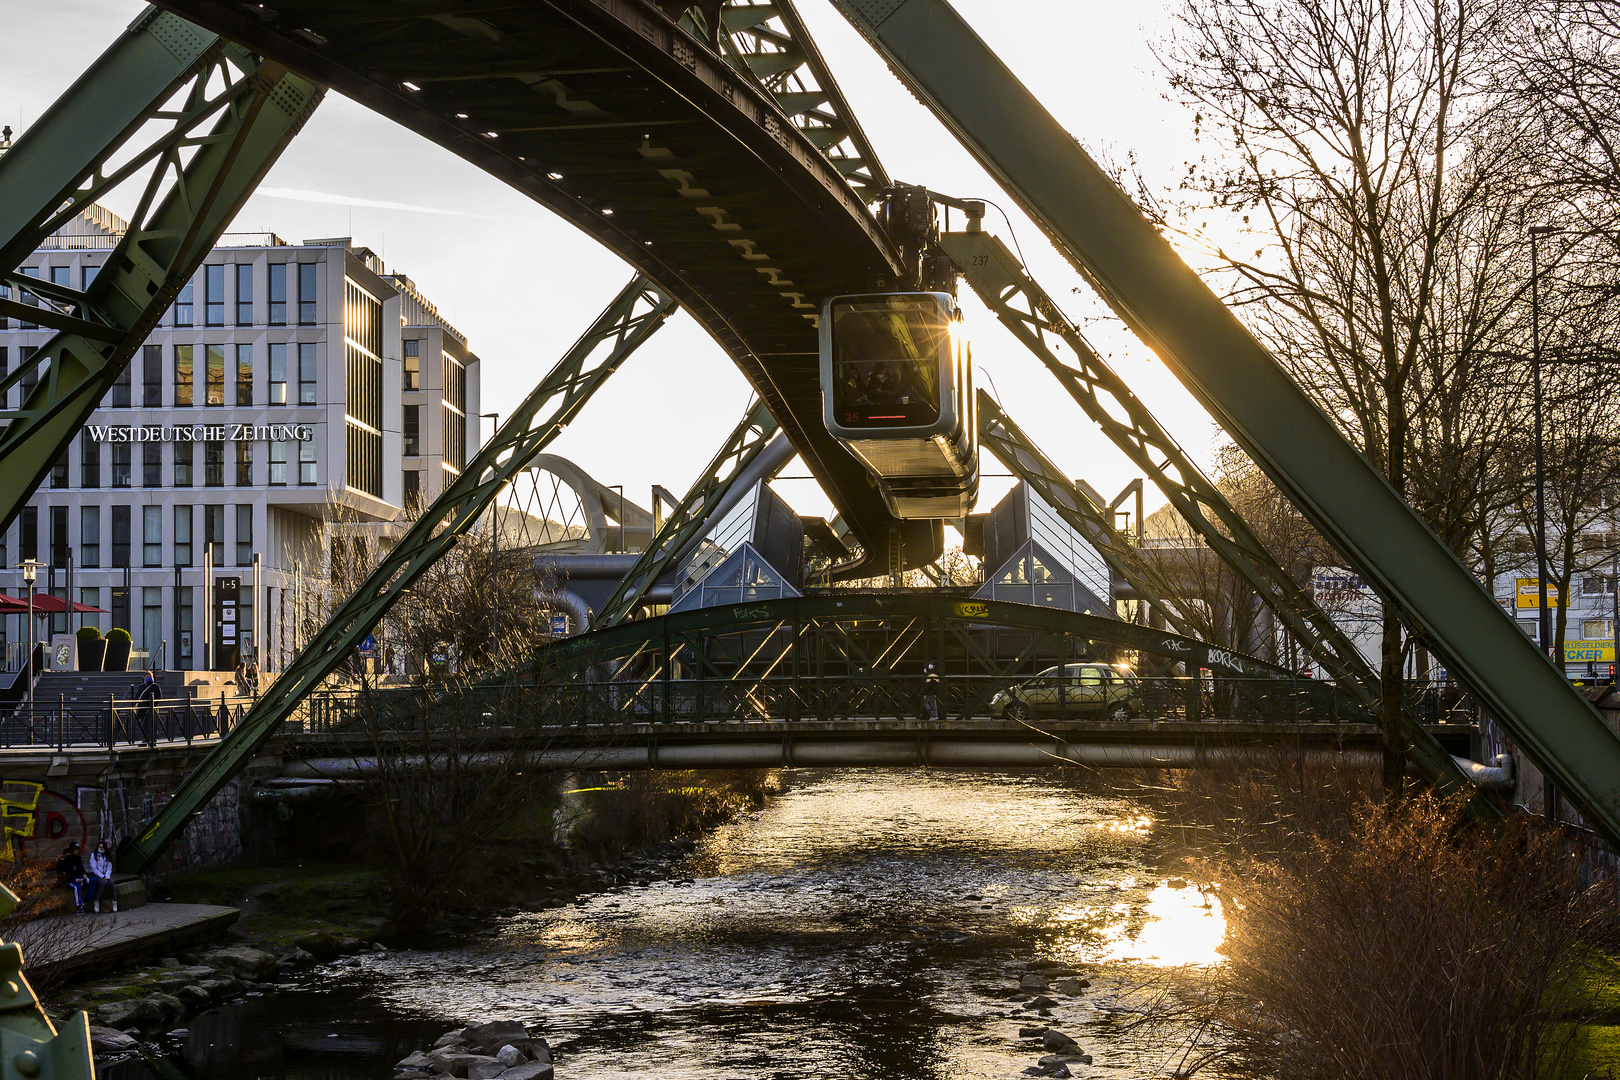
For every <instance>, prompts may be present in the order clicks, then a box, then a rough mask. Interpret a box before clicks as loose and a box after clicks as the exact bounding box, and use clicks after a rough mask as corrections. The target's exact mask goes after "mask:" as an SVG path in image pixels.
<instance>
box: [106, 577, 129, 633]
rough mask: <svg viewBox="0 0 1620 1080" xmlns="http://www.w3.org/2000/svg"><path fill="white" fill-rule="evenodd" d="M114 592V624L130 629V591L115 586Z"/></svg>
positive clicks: (112, 590)
mask: <svg viewBox="0 0 1620 1080" xmlns="http://www.w3.org/2000/svg"><path fill="white" fill-rule="evenodd" d="M110 591H111V592H112V605H111V606H112V624H113V625H114V626H121V627H123V628H124V629H126V630H127V629H129V590H128V589H124V588H120V587H118V586H116V585H115V586H113V588H112V589H111V590H110Z"/></svg>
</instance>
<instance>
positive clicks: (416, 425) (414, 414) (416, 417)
mask: <svg viewBox="0 0 1620 1080" xmlns="http://www.w3.org/2000/svg"><path fill="white" fill-rule="evenodd" d="M403 427H404V431H405V456H406V457H418V456H420V455H421V453H422V406H420V405H407V406H405V422H404V425H403Z"/></svg>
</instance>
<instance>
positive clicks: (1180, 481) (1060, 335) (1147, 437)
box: [940, 231, 1492, 815]
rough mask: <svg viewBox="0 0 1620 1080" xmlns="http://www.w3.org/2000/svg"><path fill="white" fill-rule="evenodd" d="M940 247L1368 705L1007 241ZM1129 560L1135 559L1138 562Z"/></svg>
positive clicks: (1408, 719) (981, 236)
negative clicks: (1064, 351) (1069, 359)
mask: <svg viewBox="0 0 1620 1080" xmlns="http://www.w3.org/2000/svg"><path fill="white" fill-rule="evenodd" d="M940 243H941V245H942V246H943V247H944V248H945V250H946V252H947V253H948V254H949V255H950V256H951V258H952V260H954V261H955V262H956V263H957V265H958V266H959V267H962V268H964V269H963V271H962V272H963V274H964V275H965V276H966V277H967V281H968V284H969V285H971V286H972V287H973V291H974V292H976V293H978V294H979V296H980V297H981V298H982V299H983V300H984V302H985V303H986V304H987V305H989V307H990V309H991V310H992V311H994V312H995V313H996V317H997V318H998V319H1000V320H1001V322H1002V324H1003V325H1005V326H1006V327H1007V328H1008V329H1009V330H1011V331H1012V332H1013V335H1014V336H1015V337H1017V338H1018V340H1019V341H1021V342H1023V344H1024V346H1025V347H1026V348H1028V349H1029V350H1030V352H1032V353H1034V354H1035V356H1036V358H1037V359H1039V360H1040V361H1041V363H1042V364H1044V365H1046V369H1047V370H1048V371H1050V372H1051V373H1052V374H1053V375H1054V376H1056V378H1057V380H1058V382H1060V383H1062V384H1063V388H1064V389H1065V390H1067V391H1068V392H1069V396H1071V397H1072V398H1074V400H1075V402H1076V403H1077V404H1078V405H1079V406H1080V408H1081V409H1082V410H1084V411H1085V414H1086V415H1087V416H1088V417H1090V418H1091V420H1092V421H1093V422H1094V423H1096V424H1097V426H1098V427H1100V428H1101V429H1102V431H1103V434H1105V435H1107V436H1108V438H1109V440H1110V441H1111V442H1113V444H1114V445H1115V446H1117V447H1119V448H1120V450H1121V451H1122V452H1123V453H1124V454H1125V455H1126V456H1127V457H1129V458H1130V459H1131V461H1132V462H1133V463H1134V464H1135V465H1136V466H1137V467H1138V468H1139V469H1141V470H1142V471H1143V473H1145V474H1146V475H1147V477H1148V478H1149V479H1150V480H1152V481H1153V483H1154V484H1155V485H1157V486H1158V488H1159V490H1160V491H1161V492H1163V493H1164V495H1165V497H1166V498H1168V499H1169V500H1170V503H1171V505H1172V506H1174V507H1175V508H1176V511H1177V513H1179V514H1180V515H1181V516H1182V518H1183V520H1185V521H1186V522H1187V524H1188V525H1190V526H1192V528H1193V530H1194V531H1195V532H1197V533H1198V536H1199V538H1200V539H1201V540H1203V542H1204V543H1205V544H1207V545H1208V546H1209V548H1210V550H1211V551H1213V552H1214V553H1215V554H1216V555H1217V556H1218V557H1219V558H1220V559H1221V560H1222V561H1224V562H1225V563H1226V564H1227V565H1228V566H1230V567H1232V569H1233V570H1234V571H1236V572H1237V573H1238V575H1239V576H1241V577H1242V578H1243V580H1245V581H1247V582H1248V584H1249V587H1250V588H1252V589H1253V590H1254V591H1255V593H1256V594H1258V595H1259V597H1260V598H1261V599H1262V600H1263V601H1264V602H1265V604H1266V606H1267V607H1269V608H1270V609H1271V611H1272V612H1273V613H1274V614H1275V615H1276V617H1277V618H1278V619H1279V620H1280V621H1281V622H1282V624H1283V625H1284V626H1285V627H1287V629H1288V632H1289V633H1290V634H1292V635H1293V636H1294V640H1295V641H1297V642H1298V643H1299V644H1300V646H1301V647H1302V648H1303V649H1304V650H1305V651H1306V653H1308V654H1309V655H1310V656H1311V657H1312V658H1313V659H1315V660H1316V661H1317V663H1319V664H1321V665H1322V667H1323V668H1324V669H1325V670H1326V671H1327V672H1328V674H1329V675H1331V676H1333V678H1334V680H1335V681H1336V682H1338V683H1339V685H1340V686H1342V687H1343V688H1344V691H1345V693H1346V694H1348V695H1349V696H1350V697H1352V698H1354V699H1356V700H1357V701H1359V702H1360V703H1361V704H1363V705H1365V706H1367V707H1369V708H1371V707H1373V706H1374V705H1375V703H1376V702H1377V701H1378V694H1379V682H1380V680H1379V678H1378V673H1377V672H1375V671H1374V670H1373V669H1372V667H1371V666H1370V665H1369V664H1368V663H1367V662H1366V660H1365V659H1364V658H1363V657H1362V655H1361V652H1360V651H1359V650H1358V649H1357V648H1356V646H1355V643H1354V642H1352V641H1351V640H1350V638H1349V636H1348V635H1347V634H1345V633H1344V631H1342V630H1340V629H1339V627H1338V624H1337V623H1335V622H1334V621H1333V619H1332V618H1331V617H1330V616H1329V615H1328V613H1327V612H1325V611H1323V610H1322V608H1321V607H1320V605H1318V604H1317V602H1316V598H1315V597H1314V596H1312V595H1311V594H1310V593H1309V592H1308V591H1307V590H1305V589H1303V588H1301V587H1300V585H1299V583H1298V582H1296V581H1295V580H1294V577H1293V575H1292V574H1290V573H1289V572H1288V570H1287V569H1286V568H1285V567H1284V566H1283V565H1282V564H1281V563H1279V562H1278V561H1277V559H1276V557H1275V556H1273V555H1272V554H1271V552H1270V551H1269V550H1267V548H1266V545H1265V544H1264V542H1262V541H1261V539H1260V538H1259V537H1258V536H1256V535H1255V533H1254V530H1253V529H1251V528H1250V527H1249V525H1248V523H1247V522H1246V521H1244V520H1243V517H1242V515H1240V514H1239V513H1238V512H1237V508H1236V507H1234V506H1233V505H1232V504H1231V503H1230V502H1229V501H1228V500H1227V498H1226V496H1225V495H1223V494H1222V493H1221V489H1220V488H1218V487H1216V486H1215V483H1214V482H1213V481H1211V480H1210V479H1209V478H1208V477H1206V476H1205V475H1204V474H1203V471H1202V470H1200V469H1199V468H1198V466H1197V465H1196V464H1195V463H1194V462H1193V460H1192V459H1191V458H1189V457H1188V456H1187V454H1186V453H1185V452H1184V451H1183V450H1182V449H1181V447H1180V446H1179V445H1177V443H1176V441H1175V439H1173V438H1172V437H1171V436H1170V433H1169V432H1168V431H1167V430H1165V428H1164V426H1163V425H1161V424H1160V423H1159V422H1158V420H1157V419H1156V418H1155V417H1154V416H1153V414H1152V412H1150V411H1149V410H1148V408H1147V406H1146V405H1144V404H1142V402H1141V400H1140V399H1139V398H1137V396H1136V395H1135V394H1134V393H1132V392H1131V389H1130V387H1128V386H1126V385H1125V381H1124V380H1123V379H1121V378H1120V377H1119V375H1118V374H1117V373H1116V372H1115V371H1114V370H1113V369H1112V368H1110V367H1109V366H1108V364H1107V362H1106V361H1104V360H1103V358H1102V357H1101V356H1099V355H1098V353H1097V351H1096V350H1095V349H1093V348H1092V347H1091V344H1090V343H1089V342H1087V341H1086V339H1085V337H1084V335H1082V334H1081V333H1080V330H1079V328H1078V327H1076V326H1075V325H1074V324H1072V323H1070V322H1069V321H1068V319H1066V318H1064V316H1063V314H1062V312H1061V311H1060V310H1059V309H1058V306H1057V304H1055V303H1054V302H1053V301H1052V298H1051V297H1050V296H1049V295H1047V293H1046V291H1045V290H1043V289H1042V288H1041V287H1040V286H1039V285H1038V284H1036V283H1035V281H1034V280H1033V279H1032V278H1030V276H1029V275H1028V274H1026V273H1025V272H1024V269H1023V266H1022V265H1021V264H1020V263H1019V262H1018V260H1017V259H1015V258H1014V257H1013V254H1012V252H1010V251H1008V250H1007V247H1006V245H1005V244H1003V243H1002V242H1001V241H1000V240H998V239H996V238H995V237H994V236H992V235H990V234H989V233H986V232H980V231H969V232H960V233H947V234H945V235H944V236H942V237H941V238H940ZM1049 338H1055V339H1056V340H1057V341H1061V342H1062V343H1063V344H1065V345H1067V346H1068V347H1069V349H1070V350H1071V351H1072V352H1073V353H1074V356H1075V363H1074V365H1073V366H1071V365H1069V364H1065V363H1064V362H1063V360H1062V358H1060V357H1059V356H1058V355H1057V352H1056V351H1055V349H1054V348H1053V342H1052V341H1050V340H1049ZM997 412H998V413H999V412H1000V410H999V409H998V410H997ZM980 426H981V427H983V424H981V425H980ZM1025 442H1026V443H1027V442H1028V440H1027V439H1026V440H1025ZM1030 445H1031V446H1032V445H1033V444H1030ZM1037 453H1038V451H1037ZM1099 550H1101V549H1099ZM1137 563H1138V565H1141V561H1140V559H1139V558H1138V560H1137ZM1126 580H1127V581H1131V578H1129V577H1127V578H1126ZM1132 584H1133V585H1134V584H1136V583H1135V581H1132ZM1161 589H1162V586H1161ZM1155 594H1156V595H1158V596H1164V595H1165V594H1164V593H1163V592H1162V591H1160V590H1154V591H1153V592H1151V593H1149V594H1148V595H1155ZM1402 731H1403V733H1404V735H1405V738H1406V741H1407V746H1406V750H1407V753H1408V754H1409V755H1410V756H1411V760H1412V762H1413V764H1415V765H1416V766H1417V767H1418V770H1419V772H1421V773H1422V774H1423V776H1424V778H1425V779H1427V780H1428V781H1429V782H1430V783H1432V784H1434V785H1435V786H1436V787H1437V788H1439V789H1440V790H1441V791H1445V792H1472V791H1473V790H1474V786H1473V784H1472V783H1471V782H1470V781H1469V779H1468V777H1467V776H1466V775H1465V774H1464V773H1463V771H1462V770H1461V769H1460V768H1459V767H1458V766H1457V763H1456V762H1455V761H1454V760H1453V759H1452V757H1451V755H1450V754H1448V753H1446V751H1445V748H1444V747H1442V746H1441V745H1440V744H1439V743H1438V742H1436V741H1435V739H1434V737H1433V736H1431V735H1430V734H1429V733H1428V732H1427V731H1426V730H1425V729H1424V727H1423V725H1422V724H1421V723H1419V722H1418V720H1417V718H1416V717H1413V716H1410V715H1406V716H1404V722H1403V725H1402ZM1478 803H1479V807H1480V811H1481V813H1484V814H1487V815H1490V814H1491V813H1492V811H1490V810H1488V809H1486V806H1487V804H1486V803H1484V801H1483V800H1478Z"/></svg>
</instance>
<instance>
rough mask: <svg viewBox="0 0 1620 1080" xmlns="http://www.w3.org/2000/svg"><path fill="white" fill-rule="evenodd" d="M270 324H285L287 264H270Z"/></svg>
mask: <svg viewBox="0 0 1620 1080" xmlns="http://www.w3.org/2000/svg"><path fill="white" fill-rule="evenodd" d="M270 325H271V326H286V325H287V264H286V263H271V264H270Z"/></svg>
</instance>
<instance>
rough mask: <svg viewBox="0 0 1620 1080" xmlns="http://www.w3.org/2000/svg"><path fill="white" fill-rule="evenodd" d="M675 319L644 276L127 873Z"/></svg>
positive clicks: (292, 668)
mask: <svg viewBox="0 0 1620 1080" xmlns="http://www.w3.org/2000/svg"><path fill="white" fill-rule="evenodd" d="M674 310H675V301H674V300H672V299H670V298H669V297H668V296H667V295H665V294H664V293H663V291H662V290H660V289H659V288H658V287H657V286H656V285H654V284H653V283H652V281H651V280H650V279H649V278H646V277H642V276H639V275H638V276H637V277H636V278H634V279H633V280H632V281H631V282H630V284H629V285H627V286H625V288H624V289H623V290H622V291H621V292H620V293H619V295H618V296H617V297H615V298H614V300H613V302H612V303H611V304H609V305H608V307H607V309H606V310H605V311H603V312H602V314H601V315H600V316H598V317H597V319H596V321H595V322H594V323H593V324H592V325H591V328H590V329H589V330H587V331H586V332H585V335H584V336H583V337H581V338H580V339H579V341H577V342H576V343H575V344H574V346H573V348H571V349H569V351H568V353H567V354H566V355H565V356H564V357H563V358H562V359H561V360H560V361H559V362H558V363H557V365H556V366H555V367H553V368H552V369H551V371H550V373H549V374H547V375H546V377H545V378H544V379H543V380H541V382H540V384H539V385H538V386H536V387H535V388H534V390H533V391H532V392H530V394H529V396H528V397H527V398H525V399H524V400H523V403H522V404H521V405H519V406H518V407H517V409H516V410H515V411H514V412H513V413H512V416H511V418H510V419H509V420H508V421H507V422H506V423H505V424H502V425H501V428H500V430H499V431H497V432H496V433H495V434H494V436H492V437H491V438H490V441H489V442H488V443H487V444H485V446H484V448H483V449H482V450H480V451H479V452H478V453H477V455H476V456H474V457H473V459H472V460H471V461H470V462H468V463H467V467H466V469H464V470H463V471H462V473H461V475H460V476H458V477H457V478H456V480H455V481H454V482H453V483H451V484H450V485H449V486H447V487H446V488H445V489H444V492H443V494H441V495H440V496H439V497H438V498H437V499H435V500H434V501H433V505H432V506H430V507H428V508H427V509H426V510H425V511H423V513H422V516H421V518H419V519H418V520H417V521H416V523H415V524H413V525H412V526H411V528H410V529H409V530H408V531H407V532H406V533H405V535H404V536H403V537H402V538H401V539H400V540H399V542H398V543H397V544H395V545H394V546H393V548H391V549H390V550H389V551H388V553H387V554H386V555H384V556H383V558H382V560H381V561H380V562H379V563H378V565H377V567H376V569H374V570H372V572H371V573H370V574H369V575H367V577H366V579H365V581H363V582H361V583H360V585H359V587H358V588H356V589H355V591H354V595H352V596H350V597H349V598H348V599H347V600H346V601H344V602H343V605H342V606H341V607H339V608H338V609H337V610H336V611H335V612H333V613H332V617H331V618H330V619H328V620H327V621H326V625H324V626H323V627H321V629H320V631H319V632H318V633H316V634H315V636H314V637H313V638H311V639H310V641H309V644H307V645H305V646H304V648H303V649H302V650H300V651H299V653H298V655H297V656H296V657H294V658H293V661H292V663H290V664H289V665H288V666H287V669H286V670H285V671H283V672H282V673H281V675H280V676H279V677H277V679H276V681H275V682H273V683H272V684H271V685H270V688H269V690H268V691H266V692H265V694H264V696H263V697H261V698H259V700H258V701H257V702H255V703H254V705H253V707H252V708H251V709H250V710H248V713H247V715H246V716H244V717H243V718H242V720H241V722H240V723H238V724H237V726H236V727H235V728H234V729H232V731H231V733H230V734H229V735H227V736H226V737H225V738H224V739H222V740H220V743H219V745H218V746H216V747H215V748H214V750H213V752H212V753H210V754H209V755H208V757H207V758H205V759H203V761H202V763H201V764H200V765H198V766H197V768H196V769H195V770H194V771H193V772H192V773H191V774H190V775H189V776H187V777H186V779H185V781H184V782H183V783H182V784H181V785H180V786H179V787H178V788H176V789H175V792H174V795H173V797H172V798H170V800H169V802H168V804H167V805H165V806H164V807H163V809H162V810H160V811H158V814H157V816H156V817H154V818H153V819H152V820H151V821H150V822H148V823H147V824H146V825H145V827H144V828H143V829H142V830H141V831H140V832H139V833H138V834H137V835H136V836H134V837H128V838H125V840H124V841H123V843H121V844H120V845H119V848H118V858H117V864H118V869H119V870H120V871H121V872H123V873H132V874H138V873H141V872H142V871H144V870H145V869H146V868H147V867H149V866H151V865H152V863H153V860H155V859H156V858H157V856H158V855H159V854H161V853H162V852H163V850H164V849H165V848H167V847H168V846H169V844H171V843H173V842H174V840H175V839H176V838H177V837H179V835H180V832H181V830H182V829H184V828H185V826H186V823H187V822H188V821H190V820H191V818H192V817H193V816H194V815H195V814H196V813H197V812H198V811H200V810H201V809H202V808H203V807H204V806H205V805H207V803H208V800H209V799H211V798H213V797H214V795H215V794H216V793H217V792H218V791H219V790H220V789H221V788H222V787H224V786H225V785H226V784H227V783H229V782H230V780H231V778H232V777H234V776H235V775H236V774H237V773H238V772H240V771H241V770H242V767H243V766H244V765H246V764H247V762H248V760H249V759H250V758H251V757H252V756H253V755H254V754H255V753H257V752H258V750H259V748H260V747H261V746H263V745H264V743H265V741H266V740H268V739H269V738H270V736H271V735H272V734H274V732H275V730H276V728H277V726H279V725H280V724H281V722H282V721H283V720H285V719H286V718H287V717H288V716H289V715H291V714H292V711H293V710H294V709H296V708H297V707H298V705H299V703H300V702H302V701H303V700H304V698H305V697H307V696H308V695H309V693H310V692H311V691H312V690H315V689H316V688H317V687H319V686H320V684H321V682H322V681H323V680H324V679H325V678H326V677H327V676H328V675H330V674H331V673H332V672H333V671H334V670H336V669H337V667H338V666H339V665H340V664H342V663H343V662H344V661H345V660H346V659H348V658H349V657H350V656H351V655H353V652H354V649H355V648H356V646H358V645H359V644H360V642H361V641H363V640H364V639H365V636H366V635H367V634H368V633H370V632H371V629H372V628H373V627H374V626H376V625H377V621H378V620H379V619H381V618H382V616H383V615H384V613H386V612H387V611H388V609H389V608H390V607H392V606H393V604H394V602H395V601H396V600H398V599H399V598H400V596H401V595H403V594H404V592H405V591H406V590H407V589H408V588H409V587H410V586H411V584H412V583H413V582H415V581H416V579H417V578H419V577H420V576H421V575H422V574H423V573H424V572H425V571H426V570H427V569H428V568H429V567H430V566H432V565H433V564H434V563H435V562H437V561H438V559H439V558H440V557H441V556H443V555H444V554H445V553H446V552H448V551H449V550H450V549H451V548H452V547H454V546H455V543H456V539H457V537H459V536H461V535H462V534H463V533H465V532H466V531H467V530H468V529H469V528H470V527H471V526H472V524H473V523H474V522H475V521H477V520H478V517H479V515H480V514H482V513H483V512H484V510H485V509H486V508H487V507H488V506H490V504H491V503H493V502H494V500H495V497H496V495H497V494H499V493H500V491H501V489H502V488H504V487H505V486H506V485H507V484H508V483H509V482H510V481H511V480H512V478H513V477H514V476H516V475H517V474H518V473H519V472H521V471H522V470H523V469H525V468H526V467H528V465H529V463H530V462H531V461H533V460H534V458H535V457H536V455H538V454H539V453H540V452H541V451H542V450H544V449H545V448H546V446H547V445H549V444H550V443H551V442H552V440H554V439H555V438H556V437H557V435H558V434H560V433H561V432H562V430H563V428H564V427H565V426H566V425H567V424H569V423H570V422H571V421H572V420H573V419H574V418H575V417H576V416H577V415H578V414H579V411H580V410H581V409H582V408H583V407H584V406H585V403H586V402H587V401H589V400H590V398H591V395H592V394H594V393H595V392H596V391H597V389H599V388H600V387H601V386H602V384H603V383H604V382H606V381H607V378H608V376H609V375H611V374H613V372H615V371H616V370H618V368H619V366H620V365H621V364H623V363H624V361H625V360H626V359H627V358H629V356H630V354H631V353H633V352H635V351H636V349H637V348H639V347H640V346H641V344H642V343H643V342H645V341H646V340H647V338H649V337H650V336H652V334H653V333H654V332H655V331H656V330H657V329H658V328H659V327H660V326H662V325H663V324H664V321H665V320H666V319H668V318H669V316H670V315H671V314H672V313H673V312H674Z"/></svg>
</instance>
